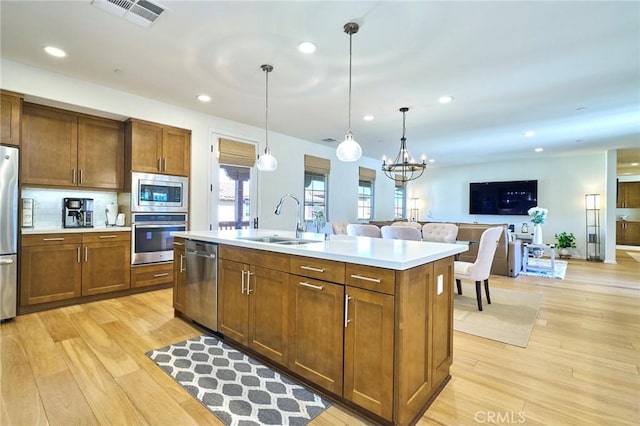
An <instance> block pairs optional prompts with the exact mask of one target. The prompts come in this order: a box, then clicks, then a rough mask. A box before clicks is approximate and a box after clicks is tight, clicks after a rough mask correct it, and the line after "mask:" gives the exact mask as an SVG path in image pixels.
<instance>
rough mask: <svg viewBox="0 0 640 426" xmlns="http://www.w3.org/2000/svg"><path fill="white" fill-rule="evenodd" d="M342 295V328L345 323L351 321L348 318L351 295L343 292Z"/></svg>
mask: <svg viewBox="0 0 640 426" xmlns="http://www.w3.org/2000/svg"><path fill="white" fill-rule="evenodd" d="M344 296H345V297H344V328H347V324H349V323H350V322H351V320H350V319H349V300H351V296H349V295H348V294H345V295H344Z"/></svg>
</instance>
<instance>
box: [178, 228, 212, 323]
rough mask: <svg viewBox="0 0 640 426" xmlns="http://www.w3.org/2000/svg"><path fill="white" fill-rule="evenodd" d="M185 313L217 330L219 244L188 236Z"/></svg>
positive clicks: (195, 320)
mask: <svg viewBox="0 0 640 426" xmlns="http://www.w3.org/2000/svg"><path fill="white" fill-rule="evenodd" d="M185 257H186V261H187V268H186V269H187V271H186V283H185V315H186V316H188V317H189V318H191V319H192V320H193V321H194V322H196V323H198V324H200V325H203V326H205V327H207V328H208V329H210V330H213V331H218V245H217V244H211V243H204V242H201V241H192V240H187V241H186V246H185Z"/></svg>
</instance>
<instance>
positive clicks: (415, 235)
mask: <svg viewBox="0 0 640 426" xmlns="http://www.w3.org/2000/svg"><path fill="white" fill-rule="evenodd" d="M380 233H381V234H382V238H388V239H392V240H413V241H420V240H422V234H421V233H420V231H419V230H418V229H416V228H413V227H410V226H383V227H382V229H380Z"/></svg>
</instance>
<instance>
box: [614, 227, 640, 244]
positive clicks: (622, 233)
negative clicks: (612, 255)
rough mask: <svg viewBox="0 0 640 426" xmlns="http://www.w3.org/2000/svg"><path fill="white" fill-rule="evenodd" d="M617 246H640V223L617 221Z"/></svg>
mask: <svg viewBox="0 0 640 426" xmlns="http://www.w3.org/2000/svg"><path fill="white" fill-rule="evenodd" d="M616 244H621V245H629V246H640V222H630V221H617V222H616Z"/></svg>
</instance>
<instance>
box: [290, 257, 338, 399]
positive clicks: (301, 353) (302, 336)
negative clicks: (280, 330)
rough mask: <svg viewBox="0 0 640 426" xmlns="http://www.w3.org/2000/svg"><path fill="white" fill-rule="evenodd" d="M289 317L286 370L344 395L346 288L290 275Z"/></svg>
mask: <svg viewBox="0 0 640 426" xmlns="http://www.w3.org/2000/svg"><path fill="white" fill-rule="evenodd" d="M292 263H293V262H292ZM288 317H289V340H288V345H289V360H288V364H287V367H288V368H289V369H290V370H291V371H293V372H295V373H297V374H299V375H300V376H302V377H304V378H306V379H307V380H309V381H310V382H312V383H314V384H316V385H318V386H320V387H322V388H324V389H326V390H328V391H330V392H333V393H334V394H336V395H341V394H342V386H343V371H342V357H343V328H344V286H343V285H340V284H333V283H329V282H326V281H320V280H315V279H312V278H308V277H302V276H299V275H293V274H291V275H289V315H288Z"/></svg>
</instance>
